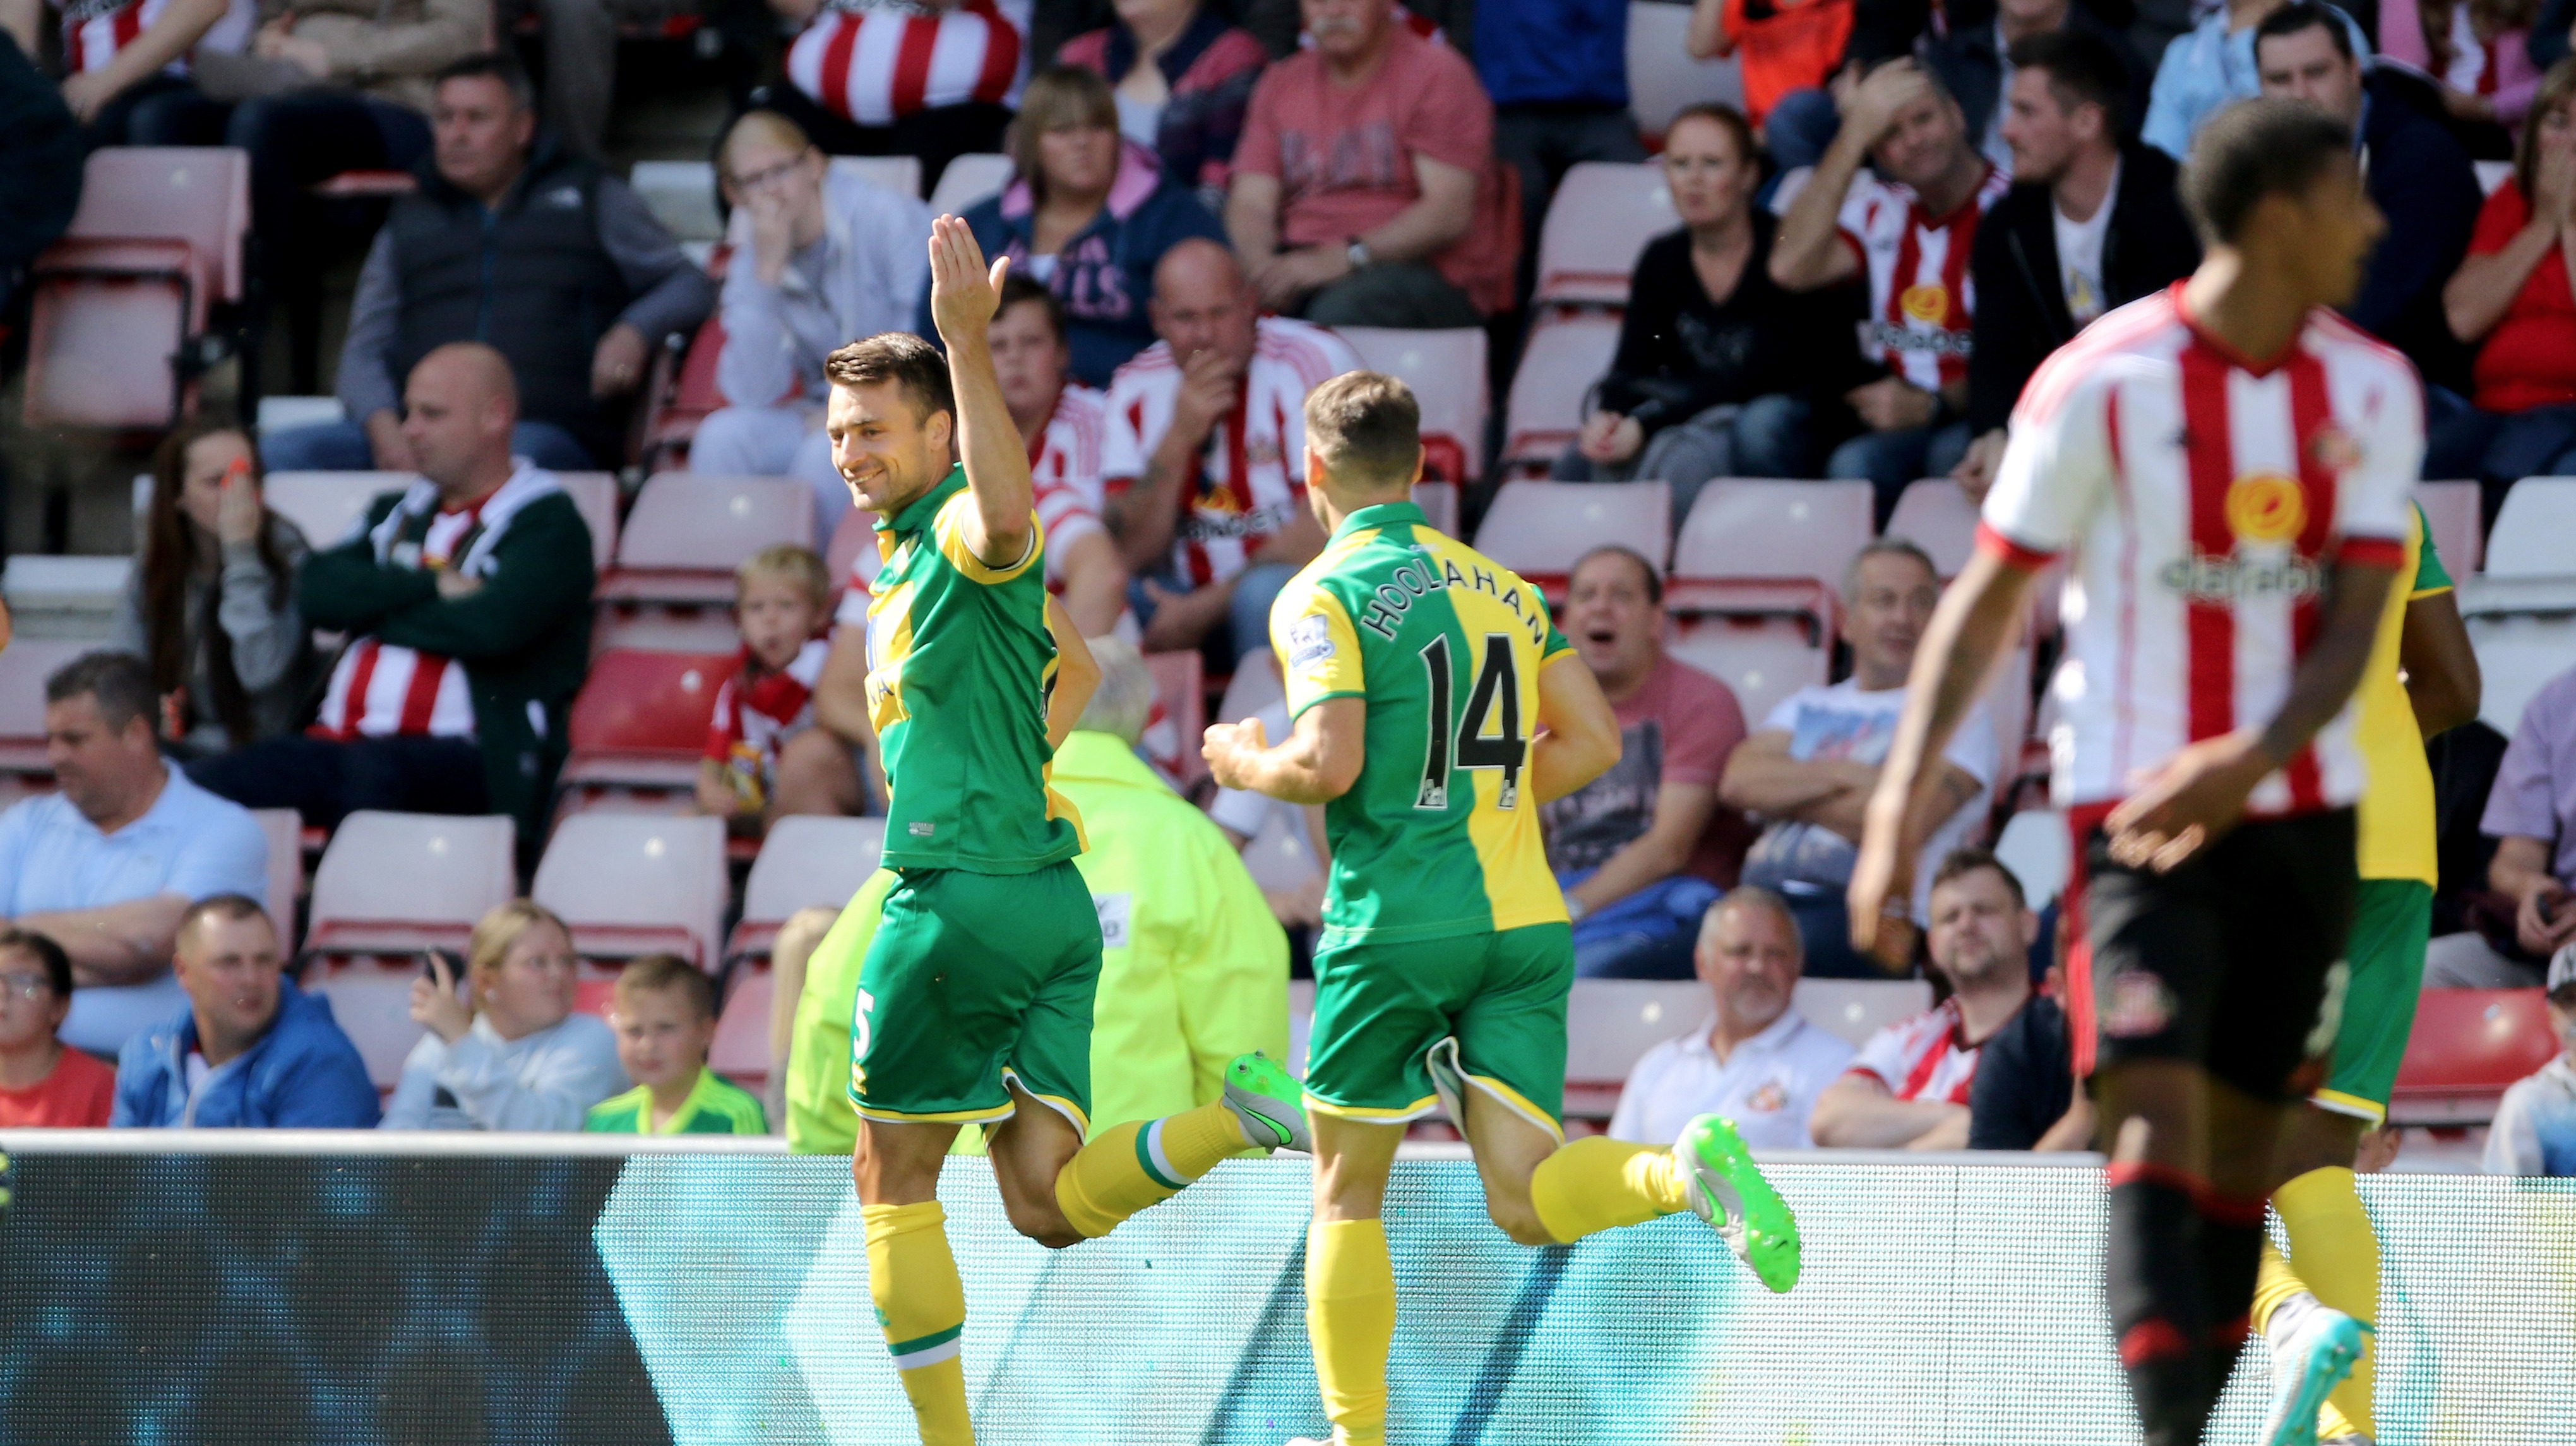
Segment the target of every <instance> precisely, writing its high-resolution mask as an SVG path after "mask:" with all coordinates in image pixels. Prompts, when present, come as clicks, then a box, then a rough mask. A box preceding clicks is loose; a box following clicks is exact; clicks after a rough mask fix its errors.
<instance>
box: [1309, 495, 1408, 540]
mask: <svg viewBox="0 0 2576 1446" xmlns="http://www.w3.org/2000/svg"><path fill="white" fill-rule="evenodd" d="M1430 522H1431V520H1430V519H1429V518H1427V517H1425V516H1423V515H1422V509H1421V508H1420V507H1417V506H1415V505H1414V504H1413V503H1410V502H1381V503H1379V504H1377V505H1376V506H1375V507H1363V508H1361V509H1360V510H1359V511H1357V512H1354V513H1352V514H1351V515H1350V516H1348V517H1345V518H1343V519H1342V525H1341V526H1339V527H1336V528H1334V529H1333V536H1334V537H1335V538H1336V539H1339V538H1341V537H1342V536H1343V535H1345V534H1347V533H1352V532H1357V531H1358V530H1360V529H1361V528H1363V527H1392V526H1395V525H1396V524H1398V523H1410V524H1412V525H1413V526H1416V527H1427V526H1429V525H1430Z"/></svg>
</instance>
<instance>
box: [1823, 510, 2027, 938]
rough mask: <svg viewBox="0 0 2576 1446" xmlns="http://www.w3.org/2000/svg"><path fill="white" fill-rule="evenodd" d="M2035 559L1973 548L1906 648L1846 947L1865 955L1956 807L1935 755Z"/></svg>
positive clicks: (2009, 624)
mask: <svg viewBox="0 0 2576 1446" xmlns="http://www.w3.org/2000/svg"><path fill="white" fill-rule="evenodd" d="M2038 567H2039V564H2038V563H2037V562H2035V561H2033V560H2031V559H2029V558H2025V557H2018V556H2015V557H2007V556H2005V555H2003V554H2002V553H2001V552H1998V551H1996V550H1993V549H1991V548H1987V547H1979V548H1978V549H1977V551H1976V552H1975V553H1973V554H1971V555H1970V557H1969V558H1968V565H1967V566H1966V567H1964V568H1961V569H1960V570H1959V578H1958V581H1956V582H1953V583H1951V584H1950V590H1949V591H1948V592H1945V593H1943V594H1942V595H1941V603H1940V606H1938V607H1936V608H1934V609H1933V611H1932V622H1931V625H1930V626H1929V627H1927V628H1926V629H1924V633H1923V644H1922V646H1921V647H1920V648H1918V649H1917V650H1916V651H1915V654H1914V673H1913V676H1912V677H1910V678H1908V679H1907V680H1906V684H1905V712H1904V714H1903V716H1901V717H1900V718H1899V719H1898V720H1897V724H1896V737H1895V738H1894V739H1893V740H1892V741H1891V742H1890V743H1889V744H1888V748H1887V761H1886V762H1885V763H1884V764H1882V765H1880V767H1879V770H1878V787H1877V789H1876V790H1875V791H1873V792H1872V793H1871V794H1870V798H1869V808H1868V812H1867V813H1866V814H1865V815H1864V817H1863V822H1862V828H1861V838H1860V853H1859V857H1858V859H1857V860H1856V861H1855V862H1854V863H1853V865H1852V881H1851V892H1850V894H1849V896H1848V899H1847V907H1848V908H1849V911H1850V914H1851V929H1852V946H1853V947H1854V948H1856V949H1859V950H1861V951H1862V952H1864V953H1867V952H1869V951H1870V950H1871V948H1872V947H1873V946H1874V945H1875V944H1876V943H1877V941H1878V928H1879V919H1880V917H1881V916H1882V914H1883V913H1885V911H1887V910H1889V909H1893V910H1895V911H1896V913H1897V914H1899V915H1902V914H1904V913H1905V912H1906V901H1907V900H1908V899H1911V898H1912V897H1913V896H1914V878H1913V872H1914V857H1915V855H1916V854H1917V853H1919V852H1920V851H1921V850H1922V846H1923V839H1924V837H1925V836H1926V835H1927V834H1928V833H1929V832H1930V829H1931V825H1933V824H1935V823H1937V822H1939V821H1940V820H1942V819H1945V818H1948V817H1949V816H1950V813H1951V812H1955V811H1956V802H1957V800H1956V799H1955V798H1950V803H1951V808H1950V809H1949V810H1948V811H1943V810H1942V804H1943V800H1944V798H1945V797H1948V796H1949V795H1948V792H1947V788H1946V785H1947V784H1948V783H1949V780H1950V775H1951V774H1953V773H1956V772H1960V771H1961V770H1960V769H1958V768H1957V767H1956V766H1955V765H1953V764H1950V763H1949V762H1947V761H1946V760H1945V759H1944V758H1943V757H1942V754H1943V752H1944V750H1946V749H1948V748H1949V746H1950V735H1951V734H1952V733H1955V732H1957V731H1958V728H1959V724H1960V723H1961V722H1962V721H1963V720H1965V719H1966V718H1967V716H1968V714H1969V713H1970V712H1972V711H1974V710H1975V708H1976V706H1977V702H1978V700H1979V699H1981V698H1983V697H1984V696H1985V694H1986V683H1987V680H1988V678H1989V677H1990V676H1991V675H1992V674H1993V672H1994V667H1995V660H1996V659H1998V658H2000V657H2001V656H2002V655H2003V650H2004V644H2005V643H2006V642H2007V641H2008V640H2009V639H2010V638H2011V637H2012V633H2013V627H2014V624H2015V623H2016V622H2018V621H2019V619H2020V617H2021V610H2022V605H2023V599H2024V598H2026V597H2027V596H2028V595H2029V593H2030V580H2031V578H2032V577H2033V576H2034V575H2035V574H2036V573H2037V571H2038Z"/></svg>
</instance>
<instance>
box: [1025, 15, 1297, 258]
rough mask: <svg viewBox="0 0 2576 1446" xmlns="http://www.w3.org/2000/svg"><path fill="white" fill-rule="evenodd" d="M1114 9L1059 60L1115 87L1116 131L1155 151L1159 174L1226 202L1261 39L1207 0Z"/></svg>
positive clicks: (1261, 60) (1259, 63) (1212, 201)
mask: <svg viewBox="0 0 2576 1446" xmlns="http://www.w3.org/2000/svg"><path fill="white" fill-rule="evenodd" d="M1117 10H1118V19H1117V22H1116V23H1115V24H1112V25H1110V26H1108V27H1107V28H1105V29H1101V30H1094V31H1092V32H1091V33H1089V34H1087V35H1077V36H1075V37H1074V38H1072V39H1071V40H1068V41H1066V42H1065V43H1064V45H1063V47H1062V48H1061V49H1059V50H1057V51H1056V53H1055V63H1056V64H1058V65H1076V66H1080V67H1082V68H1083V69H1085V70H1090V71H1097V72H1098V73H1099V75H1100V78H1101V79H1103V80H1106V81H1108V82H1109V84H1110V87H1111V88H1112V89H1113V90H1114V91H1115V92H1116V93H1117V96H1118V132H1119V134H1121V135H1123V136H1125V137H1126V138H1127V139H1129V140H1131V141H1134V142H1135V143H1136V144H1138V145H1140V146H1143V147H1145V148H1146V149H1147V150H1150V151H1152V152H1153V153H1154V155H1155V157H1156V158H1157V159H1158V160H1160V161H1161V162H1162V163H1163V174H1164V175H1166V176H1168V177H1170V178H1171V179H1172V180H1174V181H1176V182H1178V183H1179V184H1181V185H1184V186H1193V187H1196V188H1197V189H1198V192H1199V198H1200V199H1201V200H1203V201H1205V202H1207V204H1208V205H1209V207H1210V208H1215V207H1219V206H1222V205H1224V204H1225V182H1226V177H1227V176H1228V175H1229V174H1230V173H1231V171H1230V167H1231V163H1232V162H1233V160H1234V146H1235V142H1236V141H1237V140H1239V139H1241V138H1242V135H1243V114H1244V111H1245V109H1246V108H1247V107H1249V106H1250V105H1251V104H1252V85H1253V82H1254V81H1257V80H1259V79H1260V78H1261V68H1262V67H1263V66H1264V65H1267V64H1269V63H1270V54H1269V52H1267V51H1265V50H1263V49H1262V48H1261V42H1260V41H1258V40H1255V39H1253V38H1252V37H1251V36H1250V35H1247V34H1245V33H1244V32H1243V31H1241V30H1238V29H1236V28H1235V26H1234V23H1233V22H1232V21H1230V20H1228V19H1227V18H1226V16H1225V12H1224V11H1223V10H1221V9H1219V8H1217V7H1215V6H1212V5H1209V4H1207V3H1206V0H1117Z"/></svg>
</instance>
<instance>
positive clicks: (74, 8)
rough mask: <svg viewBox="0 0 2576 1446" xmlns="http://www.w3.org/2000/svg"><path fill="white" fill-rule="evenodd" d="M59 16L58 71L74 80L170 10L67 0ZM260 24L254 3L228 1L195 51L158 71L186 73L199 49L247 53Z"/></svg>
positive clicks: (166, 4)
mask: <svg viewBox="0 0 2576 1446" xmlns="http://www.w3.org/2000/svg"><path fill="white" fill-rule="evenodd" d="M54 8H55V9H56V10H58V11H60V12H61V13H62V20H63V68H64V69H65V70H68V71H71V72H72V73H74V74H79V73H81V72H83V71H91V70H103V69H105V68H106V66H107V63H108V62H109V61H111V60H114V59H115V58H116V56H117V52H119V51H121V50H123V49H125V47H127V46H129V45H132V44H133V43H134V42H135V41H136V40H137V39H139V38H141V36H142V34H143V32H144V31H146V30H149V29H151V28H152V26H153V24H154V23H155V22H157V21H159V20H160V18H161V14H162V12H163V11H165V10H168V9H169V8H170V0H70V3H68V4H65V3H57V4H56V5H55V6H54ZM258 19H259V15H258V6H257V5H256V4H254V3H253V0H232V3H231V5H230V6H229V7H227V8H226V9H225V11H224V18H223V19H221V20H218V21H216V22H215V23H214V27H213V28H212V29H210V30H208V31H207V32H206V33H205V34H204V35H203V36H201V37H199V38H198V41H197V43H196V45H193V46H191V47H189V48H188V50H187V51H184V52H182V53H181V54H180V55H179V57H178V58H177V59H175V60H173V61H171V62H170V63H169V64H168V65H165V66H163V67H162V70H163V71H164V73H166V74H170V75H185V74H187V73H188V58H189V56H190V55H192V54H194V53H195V52H196V51H197V50H199V49H205V50H221V51H227V52H230V51H239V50H243V49H246V48H248V46H249V44H250V38H251V30H252V28H253V27H254V26H255V25H257V23H258Z"/></svg>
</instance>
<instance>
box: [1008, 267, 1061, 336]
mask: <svg viewBox="0 0 2576 1446" xmlns="http://www.w3.org/2000/svg"><path fill="white" fill-rule="evenodd" d="M1032 301H1033V302H1036V303H1037V304H1038V306H1039V307H1040V309H1042V310H1044V311H1045V312H1046V319H1047V330H1049V331H1051V332H1053V333H1055V339H1056V344H1057V345H1059V346H1061V345H1063V344H1064V339H1065V332H1064V299H1063V298H1062V297H1059V296H1057V295H1056V294H1055V293H1054V292H1052V291H1049V290H1047V287H1046V283H1045V282H1042V281H1039V280H1036V279H1035V278H1033V277H1028V276H1023V275H1021V274H1020V273H1019V272H1017V271H1013V272H1011V273H1009V274H1008V275H1006V276H1004V277H1003V278H1002V301H1001V304H1000V305H999V306H996V307H994V308H993V315H994V317H995V318H996V319H998V318H999V317H1000V316H1001V315H1002V313H1004V312H1006V311H1009V310H1010V309H1011V308H1012V307H1014V306H1019V305H1021V304H1023V303H1026V302H1032Z"/></svg>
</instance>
